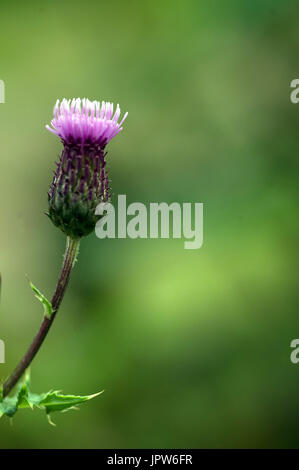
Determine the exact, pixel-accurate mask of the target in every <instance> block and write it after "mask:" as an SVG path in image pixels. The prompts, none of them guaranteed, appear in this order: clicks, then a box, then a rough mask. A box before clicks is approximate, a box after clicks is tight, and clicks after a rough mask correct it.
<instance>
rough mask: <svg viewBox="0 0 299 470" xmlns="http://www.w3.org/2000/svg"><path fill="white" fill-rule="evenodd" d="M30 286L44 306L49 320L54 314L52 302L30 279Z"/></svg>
mask: <svg viewBox="0 0 299 470" xmlns="http://www.w3.org/2000/svg"><path fill="white" fill-rule="evenodd" d="M28 281H29V285H30V287H31V289H32V290H33V292H34V294H35V297H36V298H37V299H38V300H39V301H40V302H41V303H42V304H43V306H44V315H45V316H46V317H47V318H51V315H52V313H53V307H52V304H51V302H50V301H49V300H48V299H47V298H46V297H45V296H44V295H43V294H42V293H41V292H40V291H39V290H38V289H37V287H35V285H33V284H32V282H31V281H30V279H28Z"/></svg>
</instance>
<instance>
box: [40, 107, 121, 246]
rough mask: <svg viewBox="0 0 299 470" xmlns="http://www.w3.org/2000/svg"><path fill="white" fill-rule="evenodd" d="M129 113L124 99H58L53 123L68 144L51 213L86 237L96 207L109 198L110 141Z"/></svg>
mask: <svg viewBox="0 0 299 470" xmlns="http://www.w3.org/2000/svg"><path fill="white" fill-rule="evenodd" d="M127 114H128V113H126V114H125V115H124V117H123V119H122V120H121V122H120V123H118V119H119V117H120V108H119V105H117V107H116V111H115V113H114V115H113V104H112V103H105V102H104V101H103V102H102V104H100V103H99V102H98V101H93V102H91V101H89V100H87V99H83V100H82V101H81V99H80V98H78V99H73V100H72V101H71V100H65V99H64V100H62V102H61V104H59V100H58V101H57V103H56V105H55V108H54V118H53V120H52V121H51V124H52V128H51V127H50V126H46V128H47V129H48V130H49V131H51V132H53V134H56V135H57V136H58V137H60V139H61V141H62V144H63V146H64V148H63V150H62V154H61V157H60V159H59V162H58V163H57V169H56V171H55V172H54V177H53V182H52V185H51V187H50V190H49V192H48V202H49V211H48V213H47V215H48V216H49V218H50V219H51V221H52V222H53V224H54V225H56V226H57V227H59V228H60V229H61V230H62V231H63V232H64V233H65V234H66V235H68V236H70V237H71V238H81V237H84V236H86V235H88V234H89V233H91V232H92V231H93V230H94V227H95V224H96V222H97V221H98V219H99V216H97V215H95V208H96V206H97V205H98V204H99V203H100V202H108V201H109V199H110V187H109V179H108V174H107V169H106V157H107V152H106V151H105V148H106V145H107V144H108V142H109V141H110V140H111V139H112V138H113V137H115V136H116V135H117V134H118V133H119V132H120V131H121V130H122V127H121V126H122V123H123V122H124V120H125V119H126V117H127Z"/></svg>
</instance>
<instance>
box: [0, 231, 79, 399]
mask: <svg viewBox="0 0 299 470" xmlns="http://www.w3.org/2000/svg"><path fill="white" fill-rule="evenodd" d="M79 243H80V240H79V239H76V240H74V239H72V238H70V237H67V242H66V250H65V254H64V259H63V264H62V268H61V272H60V276H59V279H58V282H57V285H56V289H55V292H54V294H53V297H52V300H51V304H52V308H53V313H52V315H51V317H50V318H48V317H46V316H44V319H43V321H42V324H41V326H40V328H39V330H38V332H37V334H36V336H35V338H34V340H33V342H32V343H31V345H30V346H29V348H28V350H27V352H26V353H25V355H24V356H23V358H22V359H21V361H20V362H19V364H18V365H17V367H16V368H15V370H14V371H13V372H12V374H11V375H10V376H9V377H8V379H7V380H6V381H5V383H4V385H3V397H5V396H6V395H8V394H9V392H10V391H11V389H12V388H13V387H14V386H15V385H16V383H17V382H18V381H19V379H20V378H21V376H22V375H23V373H24V372H25V370H26V369H27V368H28V367H29V365H30V364H31V362H32V361H33V359H34V357H35V355H36V354H37V352H38V350H39V348H40V347H41V345H42V344H43V342H44V340H45V338H46V336H47V333H48V331H49V329H50V327H51V325H52V323H53V321H54V318H55V316H56V314H57V312H58V309H59V307H60V304H61V301H62V299H63V296H64V294H65V291H66V288H67V285H68V282H69V280H70V276H71V272H72V269H73V266H74V264H75V261H76V255H77V253H78V249H79Z"/></svg>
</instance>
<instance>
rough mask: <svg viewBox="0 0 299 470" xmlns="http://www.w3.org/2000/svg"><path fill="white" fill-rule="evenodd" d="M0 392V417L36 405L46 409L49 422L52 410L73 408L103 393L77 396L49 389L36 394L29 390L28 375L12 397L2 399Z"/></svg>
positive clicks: (11, 414) (10, 415)
mask: <svg viewBox="0 0 299 470" xmlns="http://www.w3.org/2000/svg"><path fill="white" fill-rule="evenodd" d="M1 392H2V390H1V389H0V418H1V417H2V416H3V415H6V416H9V417H10V418H12V417H13V416H14V415H15V413H16V412H17V411H18V410H19V409H22V408H31V409H33V408H34V407H37V408H43V409H44V410H45V411H46V413H47V416H48V420H49V422H50V423H51V424H54V423H53V422H52V421H51V419H50V414H51V413H53V412H54V411H66V410H70V409H75V408H76V406H77V405H80V404H81V403H84V402H86V401H88V400H91V399H92V398H95V397H97V396H99V395H100V394H101V393H103V392H99V393H95V394H94V395H85V396H77V395H62V394H61V393H60V392H59V391H49V392H47V393H42V394H39V395H38V394H35V393H31V392H30V390H29V376H28V375H27V376H26V378H25V381H24V382H23V384H21V386H20V387H19V389H18V391H17V393H16V395H15V396H14V397H5V398H3V399H2V395H1Z"/></svg>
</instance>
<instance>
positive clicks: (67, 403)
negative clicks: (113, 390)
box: [39, 391, 103, 414]
mask: <svg viewBox="0 0 299 470" xmlns="http://www.w3.org/2000/svg"><path fill="white" fill-rule="evenodd" d="M101 393H103V392H99V393H95V394H94V395H85V396H76V395H62V394H61V393H60V392H58V391H55V392H48V393H47V394H46V396H45V397H44V398H43V399H42V400H41V401H40V402H39V406H44V407H45V410H46V413H47V414H49V413H53V411H64V410H67V409H68V408H73V407H74V406H76V405H79V404H80V403H84V402H85V401H88V400H91V399H92V398H95V397H97V396H99V395H100V394H101Z"/></svg>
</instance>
